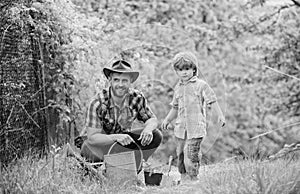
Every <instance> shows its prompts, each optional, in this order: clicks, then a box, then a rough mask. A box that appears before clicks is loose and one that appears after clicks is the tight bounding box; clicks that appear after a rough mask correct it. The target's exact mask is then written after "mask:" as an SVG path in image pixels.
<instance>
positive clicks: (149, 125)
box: [144, 118, 158, 131]
mask: <svg viewBox="0 0 300 194" xmlns="http://www.w3.org/2000/svg"><path fill="white" fill-rule="evenodd" d="M157 127H158V122H157V119H156V118H151V119H148V120H147V121H146V123H145V128H144V130H145V131H153V130H154V129H156V128H157Z"/></svg>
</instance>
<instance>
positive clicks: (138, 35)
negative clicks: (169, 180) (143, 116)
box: [8, 0, 300, 161]
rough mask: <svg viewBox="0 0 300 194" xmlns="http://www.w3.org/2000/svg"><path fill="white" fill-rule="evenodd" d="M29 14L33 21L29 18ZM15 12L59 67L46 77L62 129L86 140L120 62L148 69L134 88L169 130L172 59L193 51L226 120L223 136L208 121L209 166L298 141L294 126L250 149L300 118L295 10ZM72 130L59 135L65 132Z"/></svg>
mask: <svg viewBox="0 0 300 194" xmlns="http://www.w3.org/2000/svg"><path fill="white" fill-rule="evenodd" d="M291 3H292V1H291ZM20 10H24V11H25V12H26V11H29V12H31V13H32V14H29V16H30V17H29V16H26V18H25V19H24V18H22V19H21V16H22V14H20V13H23V12H24V11H20ZM66 10H67V11H66ZM8 13H10V15H12V17H11V18H12V19H13V20H16V21H18V22H23V23H24V22H25V23H26V24H29V25H32V26H34V28H35V29H36V30H37V31H38V32H39V33H40V34H41V41H42V42H41V43H42V44H43V45H45V48H46V49H45V53H48V56H47V57H45V59H46V58H49V59H50V60H51V63H49V64H47V70H46V72H45V75H47V77H46V80H47V81H48V83H51V87H49V91H48V98H49V99H52V101H49V106H51V107H53V108H55V110H57V111H59V113H60V116H59V117H60V121H65V122H66V123H68V122H73V123H76V126H77V130H78V131H80V130H81V129H82V128H83V127H84V115H85V110H86V107H87V105H88V103H89V99H90V98H91V97H92V96H93V95H95V93H96V92H97V91H98V90H99V89H101V88H103V87H105V85H106V80H105V78H104V76H103V74H102V68H103V67H104V66H106V65H109V64H110V62H111V61H112V60H113V59H115V58H125V59H127V60H129V61H130V62H132V64H133V66H134V68H137V69H139V70H140V72H141V76H140V78H139V80H138V81H137V82H136V83H135V85H134V86H135V87H137V88H140V89H141V90H143V92H144V93H145V95H146V97H147V99H148V100H149V104H150V106H151V107H152V108H153V111H154V112H155V113H156V114H157V117H158V118H159V120H160V121H161V120H162V119H163V118H164V117H165V116H166V114H167V112H168V110H169V108H170V106H169V103H170V101H171V99H172V95H173V87H174V85H175V84H176V82H177V78H176V76H175V74H174V71H173V70H172V68H171V65H170V60H171V59H172V57H173V56H174V55H175V54H176V53H177V52H178V51H182V50H190V51H193V52H194V53H195V54H196V56H197V58H198V60H199V68H200V71H201V75H200V78H202V79H205V80H206V81H207V82H208V83H209V84H210V85H211V86H212V88H213V89H214V90H215V92H216V94H217V96H218V100H219V103H220V105H221V108H222V109H223V112H224V113H225V115H226V118H227V125H226V128H225V129H224V130H220V129H219V127H218V126H217V125H216V118H215V115H214V114H213V113H209V118H208V122H209V128H208V136H207V138H206V140H205V141H204V144H203V152H204V156H205V157H206V158H207V159H208V160H209V161H216V160H221V159H224V158H226V157H230V156H232V155H234V150H235V149H240V150H243V152H244V153H246V155H248V156H250V155H252V154H258V153H261V154H266V155H268V154H270V153H272V152H275V151H276V150H278V149H279V147H280V146H282V145H283V144H284V143H290V142H292V141H295V139H297V138H296V137H297V136H296V137H295V131H296V130H295V127H294V128H292V127H286V128H291V130H288V131H284V130H283V131H282V130H278V131H277V132H276V133H275V132H274V133H271V134H269V135H267V136H265V137H262V138H260V139H258V140H256V141H251V140H250V138H251V137H254V136H256V135H258V134H260V133H263V132H266V131H268V130H272V129H276V128H280V127H282V126H283V125H284V126H289V124H291V123H292V122H295V121H296V120H297V119H298V118H299V103H298V101H299V91H300V90H299V80H297V79H295V78H292V77H291V76H294V77H296V78H297V77H298V78H299V77H300V76H299V52H298V51H299V43H298V42H299V37H300V36H299V30H298V28H299V17H298V16H299V7H298V6H296V4H295V3H294V4H292V6H283V7H274V6H269V5H267V2H266V1H256V0H255V1H237V0H230V1H225V0H220V1H209V0H205V1H197V0H194V1H182V0H172V1H164V0H156V1H146V0H143V1H137V0H131V1H124V0H122V1H119V0H108V1H107V0H89V1H87V0H85V1H79V0H73V1H67V0H62V1H54V0H46V1H44V2H42V3H41V2H40V1H30V3H29V2H27V4H26V7H25V8H24V7H22V6H19V4H15V6H13V8H11V9H10V11H9V12H8ZM22 17H23V16H22ZM20 25H21V24H20ZM46 51H47V52H46ZM267 67H270V68H267ZM274 70H278V71H280V72H283V73H284V74H288V75H290V76H286V75H283V74H280V73H278V72H275V71H274ZM63 124H64V123H63V122H61V123H59V126H56V127H57V128H59V129H60V130H63V128H64V125H63ZM171 134H172V133H171V132H170V133H169V134H168V135H166V136H167V137H168V136H171ZM296 134H297V133H296ZM298 134H299V133H298ZM170 141H171V140H170ZM170 143H171V142H170ZM166 147H168V146H166ZM264 152H267V153H264ZM168 154H171V153H168ZM166 158H167V157H166Z"/></svg>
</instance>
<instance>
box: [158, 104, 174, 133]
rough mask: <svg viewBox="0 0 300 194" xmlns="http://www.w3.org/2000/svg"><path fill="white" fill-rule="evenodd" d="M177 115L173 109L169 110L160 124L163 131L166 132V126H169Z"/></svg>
mask: <svg viewBox="0 0 300 194" xmlns="http://www.w3.org/2000/svg"><path fill="white" fill-rule="evenodd" d="M177 113H178V110H177V109H175V108H172V109H171V110H170V112H169V113H168V115H167V117H166V118H165V119H164V121H163V122H162V124H161V128H162V129H163V130H166V129H167V127H168V125H169V124H170V122H171V121H172V120H174V119H175V118H176V117H177Z"/></svg>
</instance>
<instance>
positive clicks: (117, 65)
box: [112, 60, 132, 70]
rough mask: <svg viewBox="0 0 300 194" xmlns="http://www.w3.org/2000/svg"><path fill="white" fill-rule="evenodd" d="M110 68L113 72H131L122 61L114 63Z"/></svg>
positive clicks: (128, 65)
mask: <svg viewBox="0 0 300 194" xmlns="http://www.w3.org/2000/svg"><path fill="white" fill-rule="evenodd" d="M112 68H113V69H115V70H132V68H131V65H130V64H129V63H127V62H126V61H123V60H119V61H116V62H114V63H113V64H112Z"/></svg>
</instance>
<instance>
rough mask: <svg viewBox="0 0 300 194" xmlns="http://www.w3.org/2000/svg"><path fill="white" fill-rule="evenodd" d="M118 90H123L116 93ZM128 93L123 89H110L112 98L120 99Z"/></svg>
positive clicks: (126, 89)
mask: <svg viewBox="0 0 300 194" xmlns="http://www.w3.org/2000/svg"><path fill="white" fill-rule="evenodd" d="M119 89H123V90H122V91H119V92H117V91H118V90H119ZM127 92H128V88H125V87H117V88H113V87H112V93H113V95H114V96H116V97H119V98H122V97H123V96H124V95H125V94H126V93H127Z"/></svg>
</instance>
